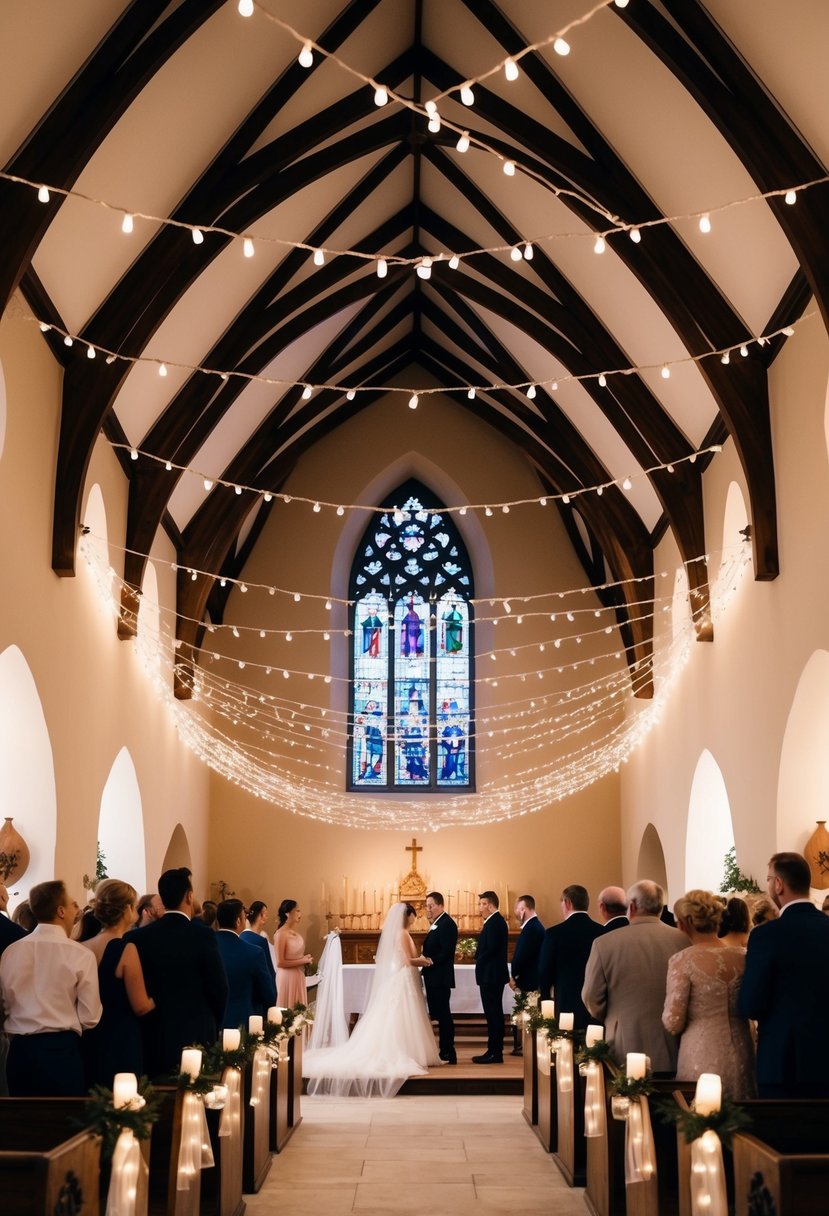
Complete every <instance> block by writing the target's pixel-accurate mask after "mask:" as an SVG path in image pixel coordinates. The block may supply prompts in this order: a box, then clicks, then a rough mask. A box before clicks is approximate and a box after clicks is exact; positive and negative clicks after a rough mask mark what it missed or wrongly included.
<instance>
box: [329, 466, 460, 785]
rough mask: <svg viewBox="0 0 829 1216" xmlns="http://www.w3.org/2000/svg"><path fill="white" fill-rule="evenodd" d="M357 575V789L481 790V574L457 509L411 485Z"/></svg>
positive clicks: (352, 756)
mask: <svg viewBox="0 0 829 1216" xmlns="http://www.w3.org/2000/svg"><path fill="white" fill-rule="evenodd" d="M389 497H390V500H391V501H392V502H393V503H394V504H396V505H395V507H394V508H393V509H390V510H389V511H387V512H384V513H383V514H375V515H373V516H372V518H371V521H370V523H369V526H368V527H367V528H366V531H365V533H364V534H363V538H362V541H361V543H360V546H359V548H358V550H357V554H356V557H355V560H354V565H353V567H352V571H351V584H350V590H349V599H350V600H351V602H352V617H351V622H352V623H351V643H352V648H351V653H352V663H351V672H352V682H351V703H350V722H351V731H350V733H349V748H348V786H349V788H350V789H355V790H356V789H374V790H376V789H386V790H417V791H419V792H430V791H431V792H444V791H446V790H449V789H453V788H455V789H465V790H471V789H473V788H474V763H473V762H474V751H473V746H472V744H473V731H472V716H473V703H472V688H473V644H472V630H473V619H472V604H471V599H472V596H473V594H474V591H473V584H472V571H471V567H470V563H469V557H468V555H467V552H466V548H465V546H464V544H463V541H462V539H461V536H460V533H459V532H458V530H457V528H456V527H455V524H454V522H453V520H452V518H451V516H450V515H447V514H446V512H445V511H444V510H443V508H442V507H441V506H440V504H439V503H438V502H437V500H436V499H435V497H434V495H433V494H431V493H430V492H429V491H428V490H427V489H426V488H425V486H422V485H420V484H419V483H418V482H407V483H406V484H405V485H404V486H401V487H400V489H399V490H398V491H397V492H396V493H395V494H392V495H390V496H389Z"/></svg>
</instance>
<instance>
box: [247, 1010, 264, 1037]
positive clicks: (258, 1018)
mask: <svg viewBox="0 0 829 1216" xmlns="http://www.w3.org/2000/svg"><path fill="white" fill-rule="evenodd" d="M262 1025H263V1022H262V1014H261V1013H252V1014H251V1015H250V1017H249V1018H248V1034H261V1033H262Z"/></svg>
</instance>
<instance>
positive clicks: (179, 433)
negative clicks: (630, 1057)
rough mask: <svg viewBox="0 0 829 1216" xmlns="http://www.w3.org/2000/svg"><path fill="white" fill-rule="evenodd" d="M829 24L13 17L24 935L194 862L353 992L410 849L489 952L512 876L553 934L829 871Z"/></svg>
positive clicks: (5, 141)
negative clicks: (564, 909)
mask: <svg viewBox="0 0 829 1216" xmlns="http://www.w3.org/2000/svg"><path fill="white" fill-rule="evenodd" d="M248 10H250V11H248ZM827 34H829V11H827V8H826V5H825V3H824V2H823V0H794V2H793V3H790V4H788V5H785V6H783V5H781V4H779V3H776V2H775V0H755V2H754V3H752V4H750V5H749V4H745V3H741V2H739V0H706V2H705V3H702V2H701V0H658V2H657V0H630V2H629V3H622V2H621V0H606V2H604V3H593V4H592V5H591V3H590V0H555V3H548V2H546V0H545V2H543V3H542V2H541V0H502V2H501V3H494V2H492V0H303V2H302V3H299V2H298V0H280V2H279V3H275V2H274V0H254V2H253V3H250V4H249V5H247V4H245V3H244V0H243V3H242V4H237V3H236V0H174V2H172V3H171V2H170V0H86V2H85V3H84V4H83V5H80V6H79V5H67V4H62V3H56V2H55V0H25V2H23V0H7V2H6V3H4V4H3V6H2V12H0V56H2V63H3V70H2V72H0V114H2V121H0V141H1V142H2V153H1V154H0V163H2V165H3V169H2V173H0V215H2V217H3V222H2V226H0V231H1V232H2V239H1V240H0V296H1V297H2V306H3V313H2V321H0V509H1V510H2V519H3V525H2V528H0V555H1V556H2V566H3V569H4V572H5V573H4V579H3V585H4V595H3V597H2V601H1V602H0V724H1V726H0V778H1V779H2V780H1V783H0V788H1V789H2V815H3V817H5V818H6V819H10V820H12V822H13V827H14V829H15V830H16V831H17V832H19V834H20V836H21V837H22V838H23V839H24V840H25V842H26V845H27V847H28V850H29V853H30V861H29V865H28V868H27V871H26V873H25V875H22V876H21V877H20V879H19V880H17V879H15V880H14V881H12V883H11V889H12V901H11V902H12V906H13V905H14V902H15V899H16V898H22V897H23V896H24V895H25V893H26V890H27V889H28V888H29V886H30V885H32V884H34V883H36V882H40V881H42V880H44V879H47V878H52V877H53V876H55V875H58V876H60V877H62V878H65V879H66V881H67V883H68V884H69V887H70V889H71V890H72V891H73V893H74V894H75V897H76V898H77V899H78V900H82V899H83V898H84V889H85V888H88V887H89V886H90V885H91V882H92V881H93V880H94V874H95V870H96V866H103V867H104V869H105V871H106V872H107V873H108V874H109V875H110V876H117V877H119V878H123V879H126V880H127V881H129V882H131V883H132V884H133V885H134V886H135V887H136V889H137V890H139V891H147V890H153V889H154V888H155V883H156V881H157V877H158V875H159V873H160V872H161V871H162V870H163V869H166V868H168V867H170V866H179V865H187V866H189V867H190V868H191V869H192V871H193V875H194V883H195V886H196V891H197V894H198V896H199V897H200V898H214V899H215V898H217V896H220V895H221V894H222V893H226V892H235V893H236V894H238V895H239V896H240V897H241V898H242V899H243V900H246V901H250V900H252V899H263V900H264V901H265V902H266V903H267V904H268V905H269V907H270V909H271V920H270V921H269V923H268V929H269V931H271V932H272V931H273V928H274V927H275V923H274V922H273V910H275V908H276V906H277V905H278V904H279V902H280V900H281V899H283V898H286V897H287V898H293V899H296V900H298V901H299V903H300V905H301V907H302V909H303V913H304V928H305V932H306V937H307V941H308V946H309V949H310V950H311V951H312V952H313V953H314V954H317V953H318V951H319V948H320V944H321V941H322V938H323V936H324V934H325V933H326V932H327V931H328V928H330V927H331V926H332V924H333V923H340V924H345V922H346V921H347V922H348V924H347V925H346V927H347V928H352V929H363V930H368V931H374V930H376V929H377V928H378V927H379V925H380V923H381V921H382V916H383V913H384V911H385V910H386V909H387V908H388V906H389V902H390V901H391V900H392V898H393V897H396V896H397V895H399V894H400V892H401V883H405V881H406V879H407V876H410V874H411V872H412V868H413V867H412V859H414V858H416V864H415V866H414V869H415V871H416V873H417V874H418V875H419V876H420V877H421V878H422V881H423V889H424V890H425V889H428V888H438V889H439V890H441V891H443V892H445V893H446V894H447V895H448V899H449V909H450V911H451V912H452V913H453V914H457V915H458V916H459V917H461V924H462V928H463V926H464V921H463V918H464V917H466V918H467V922H466V924H467V927H468V928H469V929H472V928H474V925H473V923H472V922H473V918H474V914H475V912H476V905H475V904H474V903H473V902H471V901H474V900H476V899H477V894H478V892H480V891H483V890H485V889H492V890H494V891H496V892H498V894H499V895H500V898H501V902H502V908H504V909H505V910H507V911H509V910H510V909H511V906H512V903H513V901H514V899H515V898H516V896H517V895H519V894H520V893H522V892H531V893H532V894H534V896H535V898H536V900H537V903H538V909H539V913H540V915H541V918H542V919H543V920H544V921H545V923H548V924H549V923H551V922H552V921H553V920H554V919H555V918H556V917H557V916H558V897H559V893H560V891H561V889H562V887H563V886H564V885H566V884H568V883H581V884H583V885H584V886H586V887H587V888H588V890H589V891H590V892H591V894H592V895H593V896H595V894H596V893H597V892H598V891H599V890H600V888H601V887H602V886H604V885H606V884H609V883H615V884H621V885H623V886H627V885H629V884H631V883H633V882H634V881H635V880H636V879H638V878H642V877H647V878H652V879H655V880H657V881H658V882H660V883H661V884H662V885H663V886H664V887H665V888H666V891H667V894H668V899H669V901H673V900H674V899H676V898H677V897H679V896H680V895H681V894H682V893H683V892H684V891H685V890H686V889H687V888H689V887H692V886H697V887H705V888H709V889H717V887H718V886H719V884H720V882H721V881H722V877H723V866H724V858H725V855H726V854H727V853H728V851H729V850H730V849H732V848H733V849H734V850H735V854H734V856H735V858H736V863H737V865H738V866H739V869H740V870H741V871H742V873H743V874H744V875H750V876H753V877H754V878H755V879H756V880H757V881H758V882H759V883H760V884H761V885H763V883H764V881H765V874H766V868H765V867H766V864H767V860H768V858H769V856H770V855H771V854H772V853H773V852H775V851H776V850H779V849H788V850H803V849H804V847H805V845H806V842H807V841H808V839H809V838H810V837H811V835H812V833H813V832H814V830H815V826H816V823H817V822H819V821H821V820H823V819H825V818H826V817H827V801H828V800H829V748H827V745H826V741H827V737H829V633H827V611H826V604H825V603H824V596H827V597H828V598H829V559H827V546H826V511H827V502H828V501H829V395H828V394H827V387H828V386H829V342H828V341H827V323H829V236H827V226H826V214H827V199H828V198H829V176H828V175H827V168H826V165H827V162H829V90H828V89H827V83H826V82H827V77H826V72H825V63H824V59H825V53H824V52H825V47H826V41H827ZM821 82H823V83H821ZM447 555H448V556H447ZM381 559H382V560H381ZM392 559H394V560H392ZM427 559H428V560H430V561H431V565H428V564H427ZM395 562H396V563H398V564H397V565H395ZM424 571H425V572H424ZM407 615H408V619H406V618H407ZM409 848H415V849H416V850H417V851H416V852H407V851H406V850H407V849H409ZM99 858H100V859H102V860H99ZM815 894H816V896H817V894H818V893H817V892H816V893H815ZM510 927H511V928H512V929H514V928H515V925H512V924H511V926H510Z"/></svg>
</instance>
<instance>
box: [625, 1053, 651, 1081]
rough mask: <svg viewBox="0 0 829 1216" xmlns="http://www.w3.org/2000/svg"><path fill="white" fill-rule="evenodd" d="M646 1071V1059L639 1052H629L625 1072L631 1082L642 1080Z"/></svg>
mask: <svg viewBox="0 0 829 1216" xmlns="http://www.w3.org/2000/svg"><path fill="white" fill-rule="evenodd" d="M647 1070H648V1057H647V1056H646V1055H645V1054H644V1053H643V1052H641V1051H629V1052H628V1054H627V1062H626V1064H625V1072H626V1074H627V1076H628V1077H629V1078H630V1080H631V1081H641V1080H644V1077H645V1073H646V1072H647Z"/></svg>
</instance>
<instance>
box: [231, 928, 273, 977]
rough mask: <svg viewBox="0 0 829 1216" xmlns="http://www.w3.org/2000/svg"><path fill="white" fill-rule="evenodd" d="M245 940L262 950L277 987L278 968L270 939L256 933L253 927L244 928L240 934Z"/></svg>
mask: <svg viewBox="0 0 829 1216" xmlns="http://www.w3.org/2000/svg"><path fill="white" fill-rule="evenodd" d="M239 937H240V938H241V940H242V941H243V942H248V943H249V944H250V945H251V946H255V947H256V949H257V950H261V951H262V957H263V958H264V960H265V966H266V967H267V969H268V975H269V976H270V977H271V979H272V980H273V986H274V988H276V968H275V967H274V965H273V959H272V957H271V948H270V945H269V944H268V939H267V938H266V937H263V936H262V934H261V933H254V932H253V930H252V929H243V930H242V932H241V933H240V934H239Z"/></svg>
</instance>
